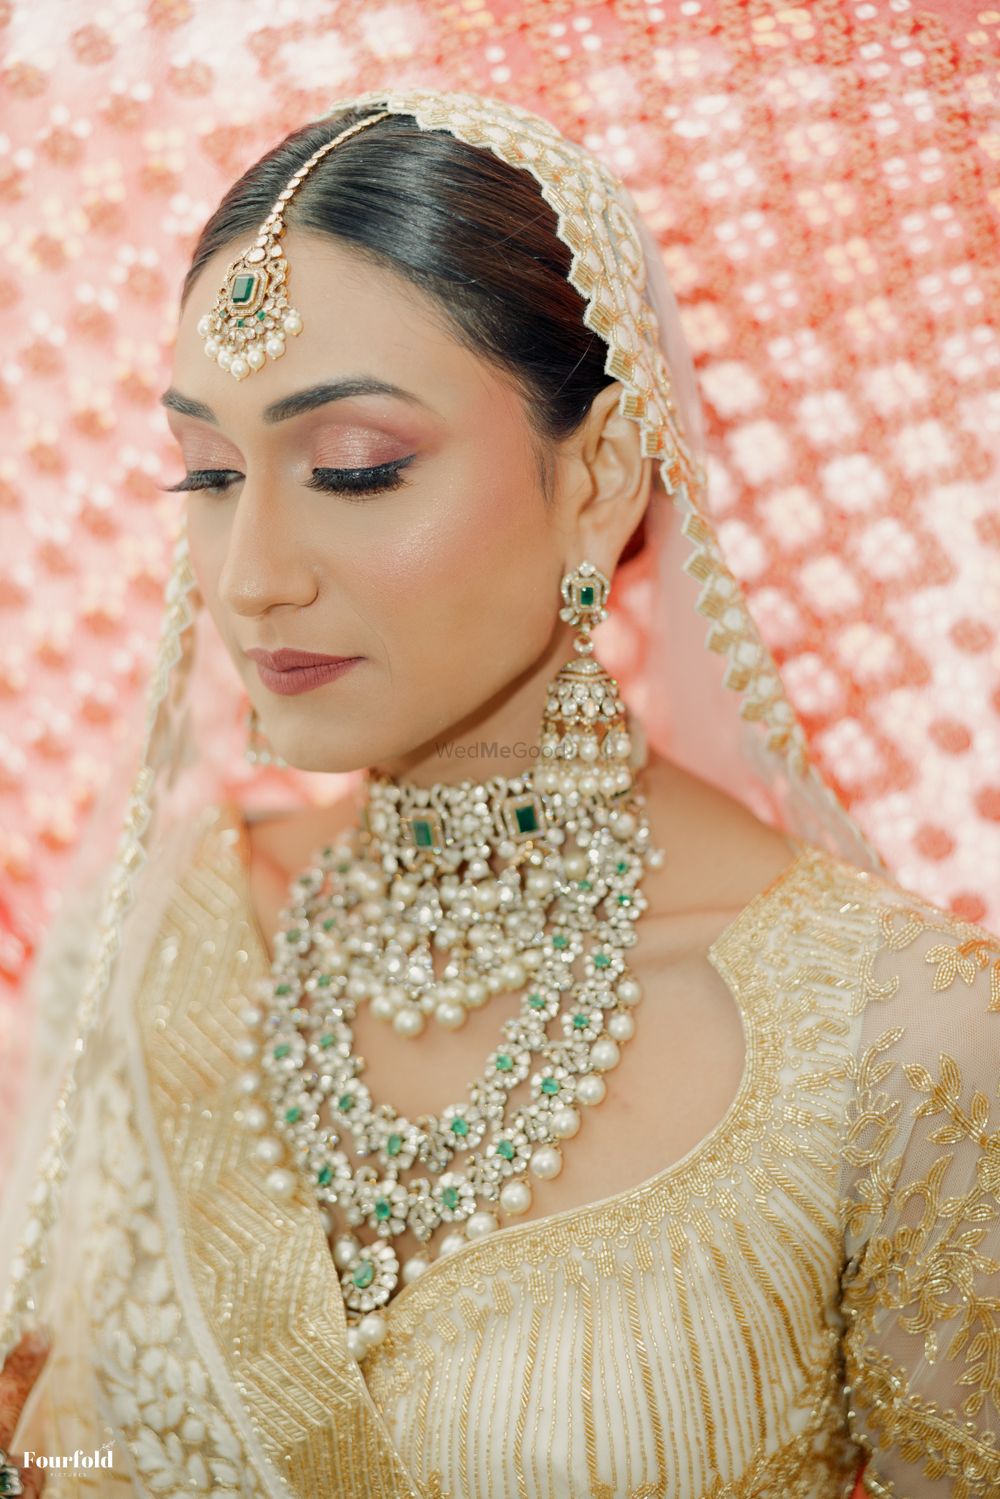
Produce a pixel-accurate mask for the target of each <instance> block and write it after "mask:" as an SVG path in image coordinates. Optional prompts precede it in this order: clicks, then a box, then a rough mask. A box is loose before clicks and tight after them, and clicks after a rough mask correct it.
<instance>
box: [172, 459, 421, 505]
mask: <svg viewBox="0 0 1000 1499" xmlns="http://www.w3.org/2000/svg"><path fill="white" fill-rule="evenodd" d="M415 457H416V454H411V455H410V456H409V458H400V459H397V460H396V461H395V462H394V463H377V464H375V466H374V467H372V468H314V469H313V471H312V478H311V479H307V480H306V488H307V489H319V490H323V491H325V492H327V493H336V494H346V495H351V494H376V493H378V492H379V491H380V490H388V489H398V488H399V486H400V485H401V484H405V483H406V480H405V479H404V478H403V477H402V470H403V469H404V468H405V467H406V465H407V464H408V463H412V462H413V459H414V458H415ZM242 478H243V475H242V474H240V473H237V472H236V471H235V469H226V468H199V469H195V470H194V471H193V472H192V473H190V474H185V475H184V478H183V479H182V480H181V481H180V483H179V484H169V485H165V486H161V487H163V488H165V489H166V490H167V492H168V493H171V494H176V493H181V492H185V491H186V492H191V491H194V490H204V491H206V492H208V493H211V494H222V493H223V492H224V491H225V490H226V489H228V488H229V486H230V485H231V484H232V483H234V482H235V480H237V479H242Z"/></svg>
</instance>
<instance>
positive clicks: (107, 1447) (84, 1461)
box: [0, 1442, 114, 1492]
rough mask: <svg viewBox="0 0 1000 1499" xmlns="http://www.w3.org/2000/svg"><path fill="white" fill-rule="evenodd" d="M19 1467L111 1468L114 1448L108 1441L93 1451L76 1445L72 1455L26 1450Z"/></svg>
mask: <svg viewBox="0 0 1000 1499" xmlns="http://www.w3.org/2000/svg"><path fill="white" fill-rule="evenodd" d="M21 1467H22V1468H62V1469H73V1468H76V1469H80V1468H113V1467H114V1448H113V1446H112V1444H111V1443H110V1442H105V1444H104V1446H103V1447H95V1448H94V1450H93V1452H83V1451H82V1450H81V1449H80V1448H79V1447H77V1449H76V1451H75V1452H73V1453H72V1455H67V1454H65V1453H64V1454H62V1455H61V1456H56V1455H54V1454H53V1453H45V1452H26V1453H25V1454H24V1459H23V1461H22V1463H21ZM0 1492H2V1490H0Z"/></svg>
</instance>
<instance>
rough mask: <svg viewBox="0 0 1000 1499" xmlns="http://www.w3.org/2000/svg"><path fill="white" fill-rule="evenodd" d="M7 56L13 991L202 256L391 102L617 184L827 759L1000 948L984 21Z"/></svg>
mask: <svg viewBox="0 0 1000 1499" xmlns="http://www.w3.org/2000/svg"><path fill="white" fill-rule="evenodd" d="M0 49H2V55H0V101H2V104H0V107H2V112H3V113H2V119H0V323H2V335H0V336H2V349H3V355H2V361H0V408H2V412H3V422H2V427H0V979H2V982H0V998H4V999H5V1002H6V1003H7V1004H8V1005H10V1004H13V1003H16V996H17V993H18V988H19V985H20V983H21V981H22V980H23V978H24V976H25V974H26V972H27V971H28V968H29V966H30V963H31V959H32V955H33V953H34V952H35V950H36V949H37V945H38V942H39V940H40V937H41V935H42V934H43V932H44V929H45V926H46V924H47V921H48V920H49V917H50V914H51V910H52V904H53V899H54V896H55V894H56V893H57V892H58V890H59V888H60V883H61V880H62V878H63V873H64V870H65V869H66V868H67V861H68V857H69V854H70V853H71V851H72V849H73V847H74V845H75V843H76V840H77V838H78V836H79V831H80V828H81V822H82V819H83V817H84V815H85V812H86V809H87V807H88V805H89V804H90V802H91V799H92V797H93V795H94V792H95V789H96V788H97V787H98V786H99V784H100V781H101V777H102V774H103V773H104V767H105V766H106V763H107V759H108V749H109V746H110V745H112V744H113V743H114V741H115V737H116V731H117V730H118V728H119V726H120V725H121V723H122V715H123V711H124V710H125V708H127V706H128V705H129V704H130V703H131V702H133V701H134V699H135V695H136V692H137V690H138V688H139V686H140V684H141V683H142V682H143V680H144V678H145V675H146V671H147V667H148V663H149V661H150V658H151V651H152V646H153V640H154V634H155V630H156V627H157V624H158V618H159V610H158V601H159V599H160V594H161V589H162V585H163V581H164V578H165V574H166V570H167V562H168V546H167V539H166V538H167V531H168V522H169V520H170V517H171V515H172V513H173V507H174V506H176V505H177V504H178V503H179V502H178V500H177V498H176V497H175V496H164V495H162V494H161V493H160V491H159V490H158V489H157V488H156V485H157V484H158V483H169V482H171V481H172V480H174V479H176V478H177V477H178V476H179V474H180V471H181V469H180V464H179V462H178V458H177V456H176V453H175V449H174V445H173V443H172V440H171V439H170V438H169V435H168V432H167V428H166V425H165V421H164V416H163V412H162V410H161V408H160V407H159V405H158V403H157V396H158V394H159V392H160V391H161V390H162V388H163V387H164V385H165V384H166V383H167V373H168V363H169V349H170V340H171V337H172V333H173V326H174V321H175V301H176V297H177V293H178V290H179V286H180V281H181V277H182V274H183V271H184V268H185V266H186V264H187V260H188V256H189V253H190V250H191V248H192V246H193V241H194V237H195V234H196V231H197V230H198V228H199V226H200V225H201V223H202V222H203V220H204V219H205V218H206V216H207V215H208V213H209V212H210V211H211V209H212V208H213V207H214V206H215V204H216V202H217V200H218V198H219V196H220V195H221V193H222V192H223V191H224V189H225V188H226V186H227V185H228V184H229V182H230V181H231V180H232V179H233V178H234V177H235V176H237V175H238V174H239V173H240V172H242V171H243V170H244V168H245V167H246V166H247V165H248V164H249V163H250V162H251V161H252V160H253V159H254V158H255V157H256V156H257V155H258V154H260V153H261V152H262V151H263V150H264V149H265V148H267V147H268V146H269V145H271V144H273V143H274V142H275V141H276V140H278V139H279V138H280V137H281V136H283V135H284V134H285V133H286V132H287V131H288V130H290V129H292V128H294V127H295V126H297V125H299V124H301V123H302V122H303V121H304V120H306V119H308V118H310V117H311V116H313V115H315V114H318V113H321V112H323V111H324V110H325V109H326V108H327V107H328V106H329V104H330V102H331V101H332V100H333V99H334V98H336V97H337V96H339V95H342V94H347V93H351V92H356V91H359V90H361V89H368V88H374V87H377V86H378V85H379V84H380V83H381V82H383V81H389V80H391V81H393V82H398V83H402V82H408V83H423V84H432V85H437V86H443V87H450V88H465V89H470V90H474V91H484V92H490V93H494V94H497V95H500V96H503V97H506V98H509V99H512V100H515V101H516V102H519V103H522V104H525V105H527V106H528V107H531V108H536V109H538V110H539V111H540V112H542V113H545V114H547V115H549V117H550V118H552V119H553V120H554V122H555V123H556V124H557V125H558V126H559V127H560V128H561V129H563V130H564V131H566V132H567V133H568V134H570V135H572V136H574V137H576V138H577V139H581V140H582V141H583V142H584V143H585V144H586V145H587V146H589V147H591V148H592V149H593V150H594V151H596V152H597V153H598V154H600V155H601V156H602V157H603V158H604V159H605V160H606V161H607V162H608V163H609V164H610V165H611V166H612V167H613V169H614V170H616V171H617V172H618V173H619V174H620V175H621V176H623V177H624V178H625V179H626V180H627V181H628V182H629V184H630V185H631V186H632V188H633V190H634V191H635V193H636V195H637V198H638V201H639V204H640V207H641V208H642V209H643V210H644V212H645V213H646V214H647V215H648V217H649V219H650V221H651V223H652V225H653V227H654V229H655V230H656V232H657V233H658V235H659V237H660V240H661V243H662V246H663V253H664V257H665V261H666V264H667V266H668V269H669V272H670V275H671V278H672V281H673V284H674V287H675V290H676V292H677V296H678V299H679V302H680V305H681V309H682V313H683V319H684V324H685V328H686V331H687V334H688V336H689V339H690V342H691V345H692V348H693V351H694V354H695V359H696V363H697V368H698V372H699V378H700V382H701V388H702V392H703V397H704V401H705V406H706V414H707V418H708V428H709V436H710V442H711V463H710V477H711V496H712V504H713V506H714V512H715V514H716V516H717V518H718V522H719V527H720V536H721V541H722V544H723V548H724V551H725V553H726V555H727V558H728V560H729V562H730V565H731V566H732V568H733V570H734V571H735V572H736V573H737V574H738V575H739V577H740V578H741V579H742V580H743V581H744V583H745V585H746V587H747V589H748V592H749V595H750V599H751V604H752V607H753V608H754V610H755V612H756V614H757V617H758V619H759V621H760V623H761V627H762V630H763V633H764V635H765V637H766V638H767V640H768V641H769V643H770V645H771V647H772V649H773V650H774V652H775V655H776V657H777V659H778V661H779V664H780V665H781V667H782V669H783V672H784V675H785V677H786V680H787V682H788V685H789V688H790V691H791V694H792V697H793V699H794V701H795V703H796V705H797V707H798V710H799V712H800V714H801V716H802V719H803V722H804V725H805V728H806V730H807V733H808V735H809V738H810V741H811V744H812V746H813V750H814V752H815V754H816V756H817V757H818V759H819V761H820V762H821V764H822V766H823V768H824V770H825V772H826V774H827V775H828V776H829V778H830V779H831V781H832V782H833V783H834V785H835V786H836V787H837V789H838V791H839V792H840V794H841V795H842V796H843V798H844V800H845V801H846V803H847V804H848V805H849V806H850V807H851V809H852V810H853V812H854V813H855V815H856V816H857V818H858V819H859V821H860V822H861V824H862V825H863V827H864V828H865V830H866V832H867V833H868V835H869V836H870V838H871V839H872V841H873V842H874V843H875V844H876V846H877V847H878V848H879V849H880V851H881V852H882V854H883V856H884V857H885V859H886V861H887V863H888V864H889V866H890V868H891V869H892V870H893V871H894V873H895V874H896V876H897V877H898V878H899V879H900V880H901V881H902V882H903V883H904V884H907V885H908V886H910V887H911V888H913V889H915V890H918V891H921V892H923V893H925V894H926V895H928V896H929V897H931V898H932V899H933V900H935V901H937V902H939V903H940V904H942V905H944V906H949V907H951V908H952V909H953V910H955V911H956V912H958V913H960V914H961V915H963V916H965V917H968V918H971V919H973V920H979V921H983V922H985V923H987V924H990V925H992V927H993V929H994V930H997V931H1000V644H998V631H1000V493H998V449H1000V339H998V332H997V312H998V309H1000V289H998V269H997V267H998V258H1000V257H998V243H1000V240H998V218H1000V110H998V98H1000V11H998V10H996V9H992V10H987V9H982V8H981V7H978V6H976V5H974V4H968V3H955V4H950V5H947V6H944V5H941V6H939V7H938V8H936V9H935V8H933V7H929V6H923V7H915V6H913V5H911V4H910V3H909V0H871V3H854V4H852V3H844V0H821V3H815V4H809V5H799V6H787V7H782V6H781V5H778V4H774V3H757V0H745V3H744V0H669V3H667V0H663V3H639V0H589V3H588V0H548V3H541V0H534V3H520V4H509V3H506V0H366V3H365V4H360V3H358V0H339V3H338V0H267V3H265V0H239V3H235V0H145V3H143V0H108V3H107V4H105V5H104V6H103V7H98V8H96V9H95V8H92V7H90V6H84V5H82V4H75V3H70V4H67V3H64V0H60V3H54V0H42V3H39V0H0ZM641 599H642V593H641V590H635V591H634V592H633V593H632V594H630V595H629V596H628V597H626V598H625V599H624V600H623V608H624V614H623V616H622V621H621V625H620V628H619V632H618V635H617V638H616V658H617V660H618V662H619V665H620V667H621V669H622V671H623V673H627V670H628V668H629V664H630V663H631V664H632V665H634V664H635V662H636V660H637V659H638V657H639V654H640V653H641V651H642V649H643V624H642V618H641ZM256 774H259V773H258V772H254V771H252V770H251V768H250V767H249V766H234V768H233V777H234V785H236V786H239V785H241V784H242V781H243V780H249V779H250V778H251V777H253V776H254V775H256ZM265 774H266V773H265ZM271 774H272V775H273V774H274V773H273V772H272V773H271ZM0 1015H2V1011H0Z"/></svg>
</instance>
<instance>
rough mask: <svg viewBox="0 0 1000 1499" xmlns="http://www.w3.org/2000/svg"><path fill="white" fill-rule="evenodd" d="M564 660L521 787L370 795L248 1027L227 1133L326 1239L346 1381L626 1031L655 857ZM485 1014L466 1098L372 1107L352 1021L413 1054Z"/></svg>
mask: <svg viewBox="0 0 1000 1499" xmlns="http://www.w3.org/2000/svg"><path fill="white" fill-rule="evenodd" d="M586 566H587V565H586V564H584V565H583V567H584V569H586ZM579 571H580V570H578V572H579ZM598 576H599V575H598ZM585 577H586V574H585ZM578 650H581V657H582V659H581V658H578V659H575V660H573V661H570V662H568V663H567V664H566V666H564V667H563V668H562V670H561V671H560V672H559V674H558V676H557V677H556V678H555V680H554V682H553V683H552V684H551V685H550V696H549V700H548V703H547V707H546V713H545V716H544V718H543V724H542V733H541V736H540V740H539V745H538V751H537V758H538V761H539V762H540V763H539V764H537V765H535V766H534V767H533V768H532V769H531V770H528V771H526V772H524V773H522V774H520V775H517V776H513V777H504V776H496V777H493V778H491V779H489V780H485V781H478V782H477V781H471V780H465V781H462V782H460V783H457V784H447V783H439V784H436V785H433V786H429V787H422V786H417V785H413V784H411V783H408V782H404V781H399V780H395V779H391V778H389V777H386V776H383V775H379V774H375V773H369V775H368V776H367V780H366V787H365V800H364V807H363V812H362V816H361V819H360V825H359V826H358V827H356V828H355V829H354V830H353V832H352V833H351V834H350V835H349V836H346V837H344V838H342V839H341V840H340V841H338V842H337V843H336V845H327V846H325V847H323V848H321V849H319V850H318V851H317V853H316V854H315V856H314V858H313V860H312V861H311V863H310V864H309V866H308V867H307V868H306V869H305V870H304V871H303V872H302V873H301V874H299V875H298V876H297V878H296V880H295V881H294V883H293V885H292V887H291V892H290V897H289V902H288V905H287V907H286V909H285V910H284V911H283V912H282V923H283V925H282V929H281V930H280V931H279V932H278V933H277V936H276V940H275V951H274V959H273V963H272V966H271V973H270V975H269V976H268V977H267V978H266V979H264V980H262V981H261V984H260V988H259V991H258V995H257V998H258V1000H259V1001H260V1003H259V1004H258V1006H256V1007H252V1008H251V1009H250V1010H249V1011H247V1012H246V1019H247V1022H248V1024H250V1025H251V1026H252V1027H254V1029H255V1031H256V1036H255V1038H254V1040H253V1041H252V1042H251V1045H250V1048H249V1049H250V1050H252V1051H253V1053H254V1056H255V1061H256V1066H255V1068H254V1070H253V1071H252V1072H250V1073H248V1074H246V1075H245V1077H244V1080H243V1081H244V1090H245V1092H246V1094H247V1095H248V1096H247V1100H246V1104H245V1106H244V1108H243V1109H242V1111H241V1112H242V1116H243V1122H244V1123H245V1124H246V1125H247V1127H248V1128H249V1129H251V1130H252V1131H254V1132H255V1133H257V1134H259V1135H260V1138H259V1139H258V1141H257V1142H256V1147H255V1155H256V1158H257V1160H258V1162H259V1163H260V1166H261V1168H262V1170H263V1171H264V1172H265V1173H266V1180H267V1185H268V1188H269V1190H270V1191H271V1192H272V1193H274V1194H275V1195H277V1196H290V1195H291V1194H292V1193H294V1192H295V1190H296V1188H297V1185H298V1182H299V1180H300V1178H301V1177H305V1178H306V1179H307V1180H308V1182H309V1183H310V1186H311V1188H312V1190H313V1191H314V1193H315V1195H316V1198H317V1201H318V1203H319V1204H320V1205H321V1207H322V1208H323V1209H324V1211H326V1212H327V1215H328V1217H329V1210H330V1209H333V1208H336V1209H339V1212H340V1214H341V1215H342V1218H343V1220H344V1221H345V1222H346V1225H347V1228H348V1230H349V1231H348V1232H346V1233H343V1234H341V1235H340V1237H339V1238H337V1240H336V1242H335V1243H334V1246H333V1252H334V1260H335V1263H336V1265H337V1267H338V1269H339V1270H340V1271H341V1285H342V1289H343V1298H344V1305H345V1308H346V1311H347V1320H348V1329H349V1330H348V1340H349V1343H350V1346H351V1349H352V1352H353V1353H354V1354H355V1356H356V1357H358V1358H363V1357H364V1354H365V1353H366V1352H367V1351H368V1349H369V1348H370V1347H372V1346H374V1345H375V1344H377V1343H379V1342H380V1341H381V1340H382V1338H384V1336H385V1331H386V1324H385V1319H384V1317H383V1316H382V1315H381V1313H380V1310H379V1309H380V1308H382V1307H384V1306H385V1305H386V1303H387V1302H388V1301H389V1299H390V1297H391V1296H392V1295H393V1293H394V1292H395V1291H396V1290H397V1288H398V1287H399V1286H401V1285H405V1284H408V1283H410V1282H411V1281H413V1280H414V1279H416V1277H417V1276H418V1275H420V1274H421V1273H422V1272H423V1271H424V1270H425V1269H426V1268H427V1266H428V1264H429V1263H430V1262H431V1258H432V1255H433V1253H434V1251H433V1249H432V1246H431V1241H432V1238H433V1237H434V1235H435V1234H436V1233H437V1230H439V1229H441V1228H445V1229H446V1233H445V1235H444V1236H443V1237H442V1238H441V1240H440V1242H439V1243H438V1244H437V1249H436V1253H437V1254H447V1253H450V1252H452V1251H454V1250H455V1249H457V1248H459V1247H460V1246H461V1245H462V1244H465V1243H467V1242H469V1240H470V1239H474V1238H477V1237H480V1236H481V1235H484V1234H488V1233H491V1232H493V1231H495V1230H496V1229H497V1228H499V1226H500V1219H499V1216H498V1214H503V1215H504V1216H505V1217H517V1216H518V1215H521V1214H523V1213H525V1212H527V1211H528V1209H529V1208H530V1207H531V1204H532V1199H533V1187H532V1182H533V1181H534V1182H539V1183H543V1182H545V1181H548V1180H551V1179H552V1178H554V1177H555V1176H557V1175H558V1174H559V1172H560V1170H561V1167H562V1150H563V1147H564V1146H565V1145H566V1143H567V1142H568V1141H570V1140H571V1139H573V1137H574V1136H576V1135H577V1133H578V1132H579V1130H580V1127H581V1120H582V1113H581V1111H582V1110H586V1109H589V1108H591V1107H593V1106H594V1105H596V1104H599V1103H600V1102H601V1100H602V1099H603V1098H604V1097H605V1094H606V1083H605V1079H604V1074H605V1073H607V1072H609V1071H610V1070H611V1069H612V1068H613V1067H615V1066H616V1065H617V1063H618V1062H619V1060H620V1056H621V1047H622V1045H623V1044H624V1043H625V1042H627V1041H628V1040H630V1039H631V1037H632V1035H633V1034H634V1031H635V1020H634V1017H633V1013H632V1012H633V1010H634V1008H635V1006H636V1005H637V1003H638V1002H639V999H640V997H641V994H640V987H639V985H638V983H637V982H636V980H635V978H634V977H633V976H632V974H631V973H630V972H629V968H628V964H627V961H626V956H627V953H628V949H629V948H630V947H631V946H632V944H633V943H634V942H635V940H636V933H635V923H636V920H637V918H638V917H639V916H640V915H641V914H642V912H643V910H644V909H645V904H646V902H645V898H644V896H643V893H642V888H641V886H642V879H643V875H644V873H645V871H646V869H647V867H649V866H655V865H657V864H659V863H660V862H661V860H662V854H661V852H660V851H659V850H656V849H654V848H652V847H651V844H650V832H649V826H648V822H647V818H646V813H645V798H644V796H643V795H642V793H641V791H640V790H639V789H638V788H637V786H636V783H635V772H636V769H637V765H636V761H637V760H638V759H639V758H641V757H640V756H638V755H637V754H636V753H635V752H634V747H633V741H632V736H631V735H630V733H629V728H628V724H627V718H626V713H625V709H624V707H623V705H622V702H621V699H620V697H619V695H618V689H617V684H616V682H615V681H614V679H613V678H612V677H611V676H610V675H609V674H608V673H607V672H606V671H605V670H604V668H603V667H601V666H600V665H599V664H598V663H597V662H596V661H595V660H594V659H593V657H592V656H591V655H590V654H589V640H588V638H587V636H586V634H585V635H584V639H583V645H582V647H581V645H580V644H579V643H578ZM436 960H437V961H436ZM439 970H440V971H439ZM504 992H520V993H521V1003H520V1012H519V1014H518V1015H516V1016H515V1017H514V1018H511V1019H508V1020H506V1021H504V1023H503V1024H502V1025H501V1026H500V1027H499V1034H498V1036H497V1041H496V1045H495V1046H494V1048H493V1049H492V1050H491V1051H490V1052H489V1054H488V1055H487V1056H486V1058H485V1060H484V1063H483V1068H482V1072H481V1073H480V1075H479V1076H478V1077H477V1078H476V1079H474V1080H473V1081H472V1082H471V1083H470V1084H469V1086H468V1088H467V1091H466V1095H465V1097H464V1098H461V1099H458V1100H456V1101H455V1102H454V1103H453V1104H450V1105H449V1106H448V1107H447V1108H445V1109H444V1110H443V1112H442V1113H441V1114H440V1115H430V1114H421V1115H419V1116H418V1117H417V1118H414V1119H408V1118H405V1117H404V1116H403V1115H401V1114H400V1113H399V1112H398V1111H397V1110H396V1109H395V1108H394V1107H393V1106H392V1104H391V1103H389V1102H387V1101H384V1100H376V1099H374V1098H373V1097H372V1094H371V1092H370V1090H369V1088H368V1087H367V1085H366V1083H365V1080H364V1073H365V1061H364V1059H363V1058H362V1057H361V1056H359V1055H358V1054H357V1051H356V1049H355V1044H354V1020H355V1017H356V1015H357V1014H358V1007H359V1006H361V1005H370V1007H371V1010H372V1013H373V1014H374V1015H375V1016H377V1017H378V1018H379V1019H381V1020H383V1021H385V1022H386V1023H388V1024H391V1025H392V1026H393V1028H394V1030H395V1031H396V1033H397V1034H399V1035H401V1036H404V1037H414V1038H415V1037H418V1036H419V1035H420V1034H421V1033H422V1032H423V1031H424V1030H425V1028H426V1026H427V1024H428V1022H429V1021H430V1023H431V1024H435V1023H436V1024H439V1025H441V1026H443V1027H444V1028H446V1029H449V1030H454V1029H457V1028H458V1027H460V1026H461V1025H462V1024H464V1022H465V1020H466V1018H467V1016H468V1013H469V1011H470V1010H474V1009H479V1008H481V1007H483V1006H484V1005H487V1004H488V1003H489V1001H490V999H491V997H492V996H493V995H495V994H499V993H504ZM425 1044H426V1043H425ZM526 1079H528V1080H529V1081H528V1088H529V1099H528V1101H527V1102H521V1103H520V1104H517V1105H516V1106H515V1104H514V1103H513V1101H512V1099H511V1094H512V1093H513V1091H514V1090H515V1088H517V1087H518V1085H519V1084H522V1083H524V1081H525V1080H526ZM522 1093H523V1090H522ZM269 1131H271V1132H269ZM348 1135H349V1136H350V1137H351V1139H352V1140H353V1144H354V1149H355V1152H356V1154H357V1156H358V1157H361V1158H364V1163H363V1164H361V1165H360V1166H356V1165H354V1164H353V1163H352V1162H351V1160H350V1159H349V1157H348V1156H347V1154H346V1153H345V1151H344V1150H343V1149H342V1148H341V1142H342V1141H343V1140H344V1139H345V1138H346V1137H347V1136H348ZM403 1173H408V1175H407V1176H406V1178H405V1179H404V1175H403ZM407 1230H409V1231H410V1232H411V1233H412V1235H413V1236H414V1237H415V1238H416V1239H417V1240H418V1241H419V1243H420V1245H421V1252H420V1253H419V1254H417V1255H414V1256H411V1257H410V1258H409V1259H408V1260H406V1261H405V1262H403V1263H401V1262H400V1259H399V1256H398V1255H397V1253H396V1250H395V1248H394V1245H393V1241H394V1239H395V1238H397V1237H398V1236H399V1235H401V1234H403V1233H404V1232H406V1231H407ZM362 1232H363V1237H362Z"/></svg>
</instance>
